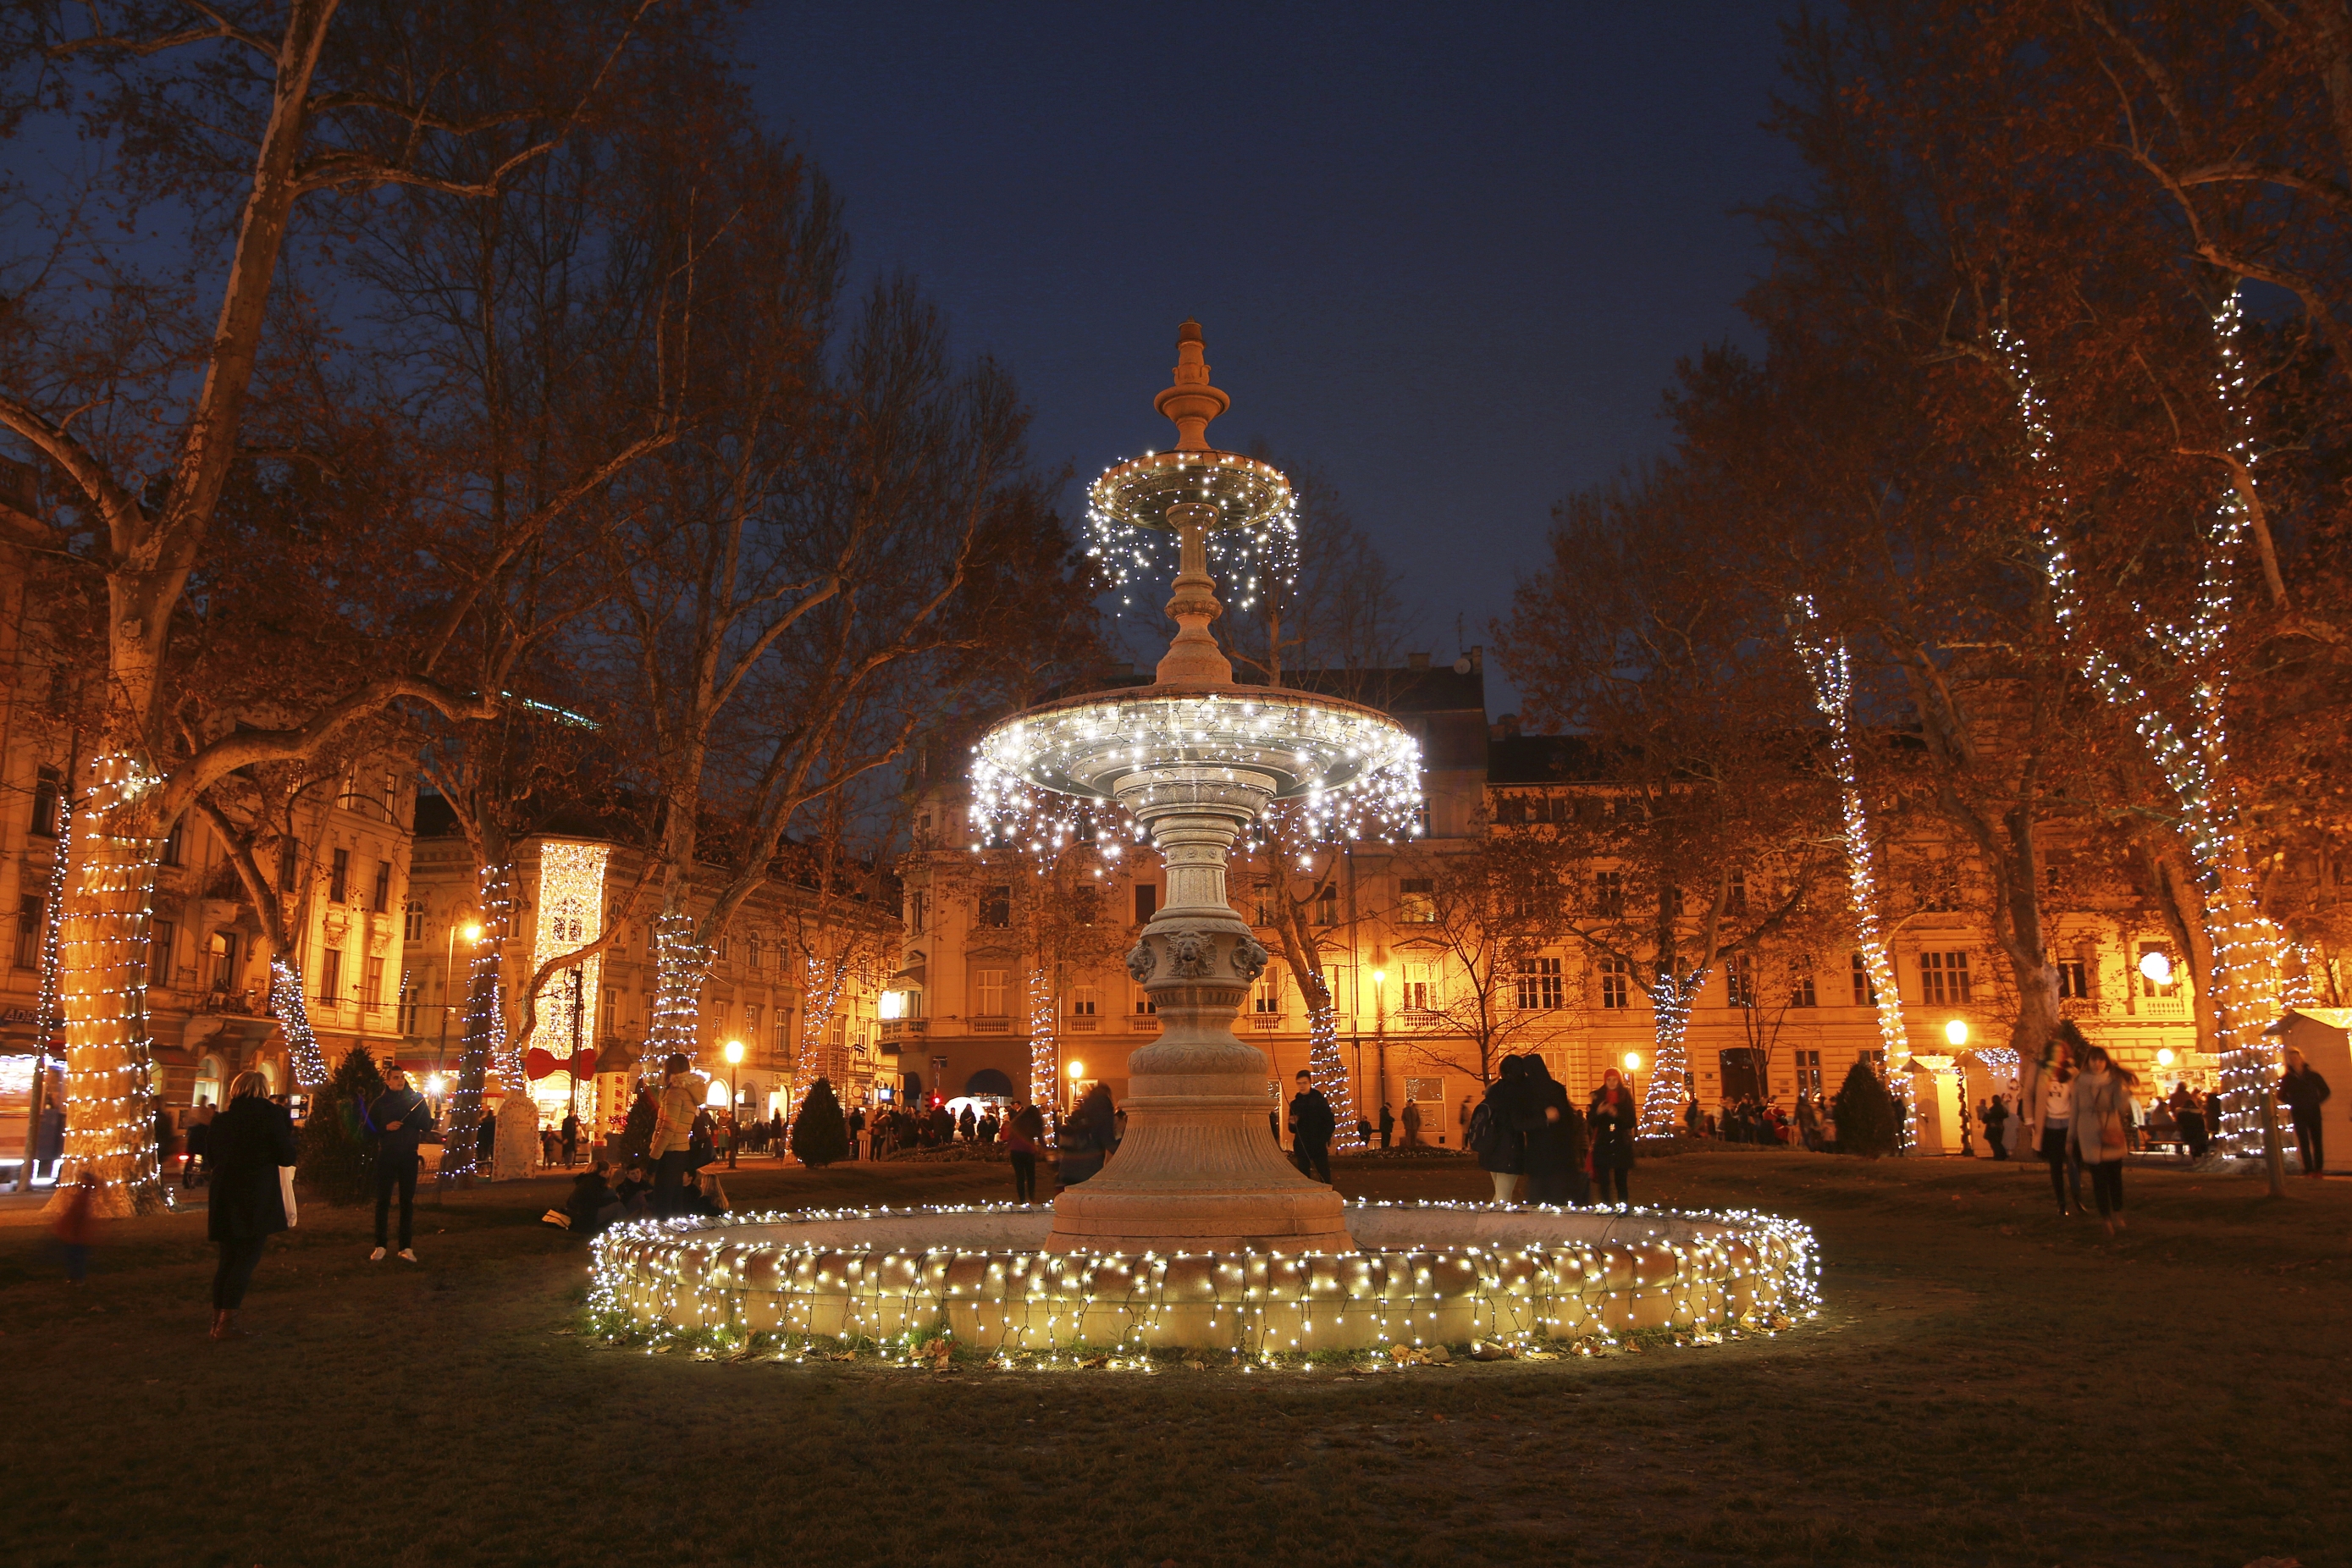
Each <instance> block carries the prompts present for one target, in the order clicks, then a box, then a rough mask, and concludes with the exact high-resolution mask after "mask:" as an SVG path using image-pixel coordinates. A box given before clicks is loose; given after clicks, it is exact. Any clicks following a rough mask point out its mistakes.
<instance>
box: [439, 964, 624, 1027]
mask: <svg viewBox="0 0 2352 1568" xmlns="http://www.w3.org/2000/svg"><path fill="white" fill-rule="evenodd" d="M612 999H613V996H612V993H610V992H607V993H605V994H604V1000H605V1001H606V1002H608V1003H609V1002H611V1001H612ZM398 1027H399V1029H400V1032H401V1033H402V1034H404V1035H414V1034H415V1033H416V987H415V985H414V984H411V982H410V981H409V978H408V971H406V970H405V969H404V970H402V971H401V972H400V1016H399V1024H398Z"/></svg>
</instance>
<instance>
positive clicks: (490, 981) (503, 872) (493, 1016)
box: [442, 844, 514, 1175]
mask: <svg viewBox="0 0 2352 1568" xmlns="http://www.w3.org/2000/svg"><path fill="white" fill-rule="evenodd" d="M500 847H501V848H503V847H504V845H503V844H501V845H500ZM479 875H480V878H481V925H482V940H481V941H479V942H477V943H475V944H474V955H473V958H472V960H471V962H470V968H469V971H468V973H467V977H466V1032H465V1034H464V1036H463V1037H461V1039H460V1041H459V1044H458V1050H457V1090H456V1092H455V1093H454V1094H452V1095H451V1096H450V1099H449V1130H448V1133H447V1137H448V1140H449V1143H450V1145H451V1146H454V1148H455V1149H456V1151H457V1158H456V1163H454V1164H452V1163H451V1161H450V1157H449V1152H448V1150H447V1149H446V1148H445V1149H444V1151H443V1152H442V1169H444V1170H445V1171H446V1170H454V1171H456V1172H457V1173H460V1174H473V1173H479V1174H482V1175H488V1171H487V1170H484V1169H482V1164H481V1159H480V1155H479V1152H478V1140H477V1138H476V1133H477V1131H478V1129H479V1128H480V1127H481V1124H482V1115H483V1106H482V1097H483V1090H484V1089H487V1088H488V1085H489V1077H490V1074H491V1073H492V1072H498V1073H499V1074H500V1076H501V1077H502V1078H503V1077H507V1076H508V1075H507V1073H506V1067H507V1063H506V1062H505V1060H504V1059H503V1058H505V1055H506V1049H505V1047H506V1014H505V1009H504V1005H503V1003H504V998H503V997H502V996H501V995H500V994H499V990H500V987H499V979H500V976H501V974H502V973H503V970H504V959H505V952H506V942H507V939H508V937H509V935H510V934H511V932H510V931H509V927H510V926H511V924H512V921H513V900H514V890H513V884H514V867H513V864H512V862H510V861H508V860H503V859H501V860H499V861H497V862H495V863H493V864H489V865H486V866H484V867H482V868H481V870H480V873H479ZM508 1089H509V1092H510V1093H511V1092H512V1089H513V1084H512V1082H511V1081H510V1080H509V1084H508Z"/></svg>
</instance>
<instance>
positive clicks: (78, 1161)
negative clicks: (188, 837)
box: [58, 752, 164, 1214]
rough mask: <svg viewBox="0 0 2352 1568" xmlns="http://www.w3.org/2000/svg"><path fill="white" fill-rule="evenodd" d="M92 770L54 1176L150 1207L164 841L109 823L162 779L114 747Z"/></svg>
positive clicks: (73, 900) (127, 1208)
mask: <svg viewBox="0 0 2352 1568" xmlns="http://www.w3.org/2000/svg"><path fill="white" fill-rule="evenodd" d="M90 777H91V787H90V792H89V797H88V800H87V803H86V805H85V806H84V808H83V810H82V811H81V812H79V813H78V814H77V815H78V816H79V828H78V829H77V830H76V837H75V840H74V844H73V847H72V860H73V865H72V868H71V870H70V872H69V873H68V889H69V892H68V897H67V900H66V912H65V917H64V920H63V922H62V930H61V931H60V933H59V937H58V950H59V951H58V974H59V985H58V999H59V1010H60V1012H61V1013H62V1015H63V1016H64V1018H65V1029H66V1094H65V1115H66V1138H65V1158H64V1160H63V1162H62V1163H60V1164H59V1166H58V1188H59V1189H60V1190H61V1191H62V1190H63V1189H64V1188H65V1187H67V1186H68V1185H70V1184H72V1183H73V1182H74V1180H75V1179H76V1178H77V1177H78V1176H79V1174H80V1173H82V1172H84V1171H88V1172H90V1173H92V1174H94V1175H95V1176H96V1177H97V1178H98V1184H99V1188H100V1205H101V1206H102V1207H103V1208H104V1209H106V1210H107V1211H108V1212H110V1213H115V1214H127V1213H133V1212H137V1211H140V1210H143V1209H145V1208H147V1207H149V1206H150V1205H152V1204H153V1203H154V1202H155V1201H156V1194H158V1192H159V1191H160V1179H159V1171H158V1167H157V1163H156V1152H155V1124H154V1117H153V1111H152V1103H153V1099H154V1042H153V1041H152V1040H151V1039H149V1038H148V1036H147V975H148V962H149V959H148V951H147V941H148V931H149V919H150V917H151V916H152V913H153V907H152V906H153V898H154V891H155V868H156V866H157V864H158V862H159V861H160V860H161V859H162V858H163V843H164V841H163V839H162V838H160V837H147V836H145V835H137V834H124V833H117V832H114V831H112V830H111V829H110V827H109V826H108V824H109V822H110V820H112V819H113V818H115V817H116V816H117V815H118V814H125V813H127V812H128V811H129V810H130V809H131V808H133V807H135V806H136V805H138V803H139V800H140V798H141V797H142V796H143V795H146V794H147V793H148V792H149V791H151V790H152V789H154V788H155V787H156V785H157V784H160V783H161V782H162V781H161V780H160V779H159V778H158V777H157V776H156V775H155V774H153V773H150V772H148V771H147V770H146V769H145V768H144V767H142V765H141V764H140V763H139V762H138V760H137V759H136V758H133V757H131V756H127V755H124V754H122V753H120V752H116V753H110V754H108V755H105V756H101V757H98V758H96V759H94V760H93V761H92V762H91V763H90Z"/></svg>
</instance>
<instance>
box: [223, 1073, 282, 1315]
mask: <svg viewBox="0 0 2352 1568" xmlns="http://www.w3.org/2000/svg"><path fill="white" fill-rule="evenodd" d="M228 1092H229V1101H228V1109H227V1110H224V1111H222V1112H221V1113H220V1115H219V1116H217V1117H215V1118H214V1120H213V1128H212V1138H211V1142H210V1149H209V1152H207V1153H206V1155H205V1159H206V1163H208V1165H209V1166H210V1168H211V1173H212V1198H211V1202H210V1204H209V1205H208V1212H207V1214H206V1216H205V1234H206V1235H208V1236H209V1237H211V1238H212V1240H213V1241H214V1242H215V1244H216V1245H217V1246H218V1247H219V1248H220V1265H219V1267H218V1268H215V1270H214V1271H213V1327H212V1337H213V1338H214V1339H216V1340H241V1339H243V1338H244V1337H245V1331H244V1330H243V1329H240V1328H238V1327H237V1326H236V1314H237V1312H238V1310H239V1309H241V1308H242V1307H244V1305H245V1289H246V1287H247V1285H249V1284H251V1283H252V1282H253V1271H254V1269H255V1268H257V1267H258V1266H259V1265H260V1262H261V1248H262V1244H263V1243H264V1242H266V1241H268V1239H269V1237H273V1236H275V1235H277V1234H278V1232H279V1231H281V1230H286V1229H288V1228H289V1227H291V1226H292V1225H293V1224H294V1217H295V1216H294V1215H292V1214H289V1212H288V1205H287V1202H286V1194H287V1193H288V1192H289V1190H290V1188H291V1186H292V1184H291V1183H289V1182H288V1181H286V1180H285V1179H284V1178H283V1177H282V1176H280V1175H279V1171H280V1170H281V1169H283V1170H285V1171H288V1172H290V1171H291V1170H292V1169H293V1166H294V1158H295V1156H294V1119H293V1117H292V1116H291V1115H289V1114H288V1112H287V1110H286V1108H285V1107H284V1106H282V1105H272V1104H271V1103H270V1102H269V1080H268V1079H266V1078H264V1077H262V1076H261V1075H260V1074H259V1073H257V1072H241V1073H239V1074H237V1075H236V1080H235V1081H234V1082H232V1083H231V1084H230V1085H229V1090H228Z"/></svg>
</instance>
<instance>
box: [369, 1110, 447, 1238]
mask: <svg viewBox="0 0 2352 1568" xmlns="http://www.w3.org/2000/svg"><path fill="white" fill-rule="evenodd" d="M383 1085H384V1087H383V1093H382V1094H379V1095H377V1096H376V1097H375V1103H374V1104H373V1105H371V1106H369V1107H368V1121H369V1122H370V1123H371V1124H372V1125H373V1127H374V1128H375V1130H376V1138H377V1140H378V1142H377V1144H376V1151H375V1250H374V1251H373V1252H371V1253H369V1254H368V1261H369V1262H371V1263H381V1262H383V1254H384V1248H385V1247H386V1246H387V1245H388V1244H389V1241H390V1229H391V1227H390V1224H389V1222H390V1220H391V1218H392V1193H393V1189H394V1187H398V1188H399V1189H400V1256H401V1258H403V1259H404V1260H405V1261H407V1262H410V1263H414V1262H415V1261H416V1253H415V1250H414V1249H413V1248H412V1247H410V1246H409V1241H410V1238H411V1237H412V1235H413V1231H412V1229H411V1226H412V1225H413V1224H414V1218H415V1208H416V1167H417V1166H418V1164H419V1163H422V1156H421V1155H420V1154H419V1153H418V1152H417V1147H416V1146H417V1144H418V1142H420V1141H421V1140H422V1139H423V1138H424V1136H425V1134H426V1133H427V1132H430V1131H433V1108H432V1107H431V1106H429V1105H427V1104H426V1103H425V1097H424V1096H423V1095H421V1094H419V1093H417V1092H416V1091H415V1089H411V1088H409V1087H408V1075H407V1074H406V1073H404V1072H403V1071H402V1070H401V1069H400V1068H398V1067H396V1066H395V1067H394V1068H391V1069H390V1070H389V1071H387V1072H386V1073H385V1074H384V1075H383Z"/></svg>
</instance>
